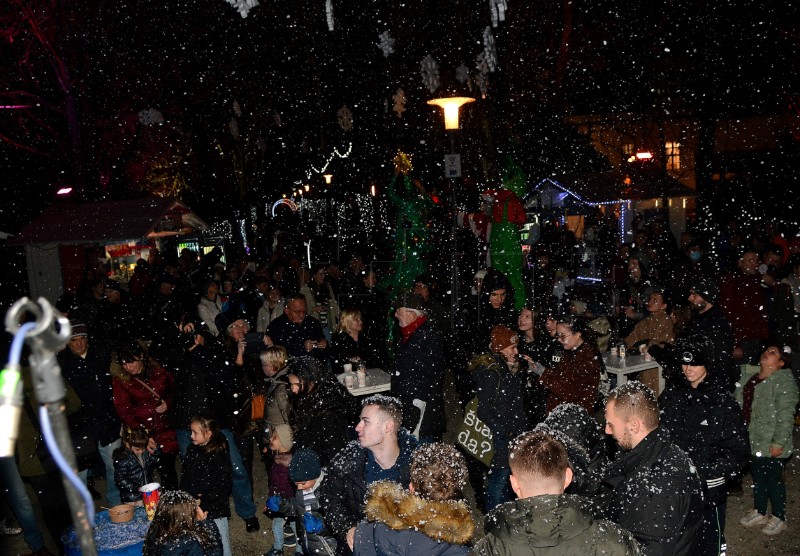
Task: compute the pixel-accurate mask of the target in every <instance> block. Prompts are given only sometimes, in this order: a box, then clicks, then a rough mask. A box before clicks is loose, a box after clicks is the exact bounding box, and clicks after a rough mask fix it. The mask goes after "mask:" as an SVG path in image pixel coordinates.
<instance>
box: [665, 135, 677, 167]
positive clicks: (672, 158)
mask: <svg viewBox="0 0 800 556" xmlns="http://www.w3.org/2000/svg"><path fill="white" fill-rule="evenodd" d="M664 150H665V151H666V153H667V171H675V170H680V169H681V144H680V143H674V142H671V141H667V144H666V145H665V147H664Z"/></svg>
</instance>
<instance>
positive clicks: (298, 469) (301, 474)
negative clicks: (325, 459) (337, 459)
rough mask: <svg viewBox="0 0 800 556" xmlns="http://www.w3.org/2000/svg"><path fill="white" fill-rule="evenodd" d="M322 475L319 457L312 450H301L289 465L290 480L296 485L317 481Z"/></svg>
mask: <svg viewBox="0 0 800 556" xmlns="http://www.w3.org/2000/svg"><path fill="white" fill-rule="evenodd" d="M321 474H322V465H320V463H319V456H318V455H317V453H316V452H315V451H314V450H312V449H311V448H300V449H299V450H298V451H297V452H295V454H294V455H293V456H292V462H291V463H290V464H289V478H290V479H291V480H292V481H294V482H295V483H300V482H303V481H310V480H312V479H317V478H319V476H320V475H321Z"/></svg>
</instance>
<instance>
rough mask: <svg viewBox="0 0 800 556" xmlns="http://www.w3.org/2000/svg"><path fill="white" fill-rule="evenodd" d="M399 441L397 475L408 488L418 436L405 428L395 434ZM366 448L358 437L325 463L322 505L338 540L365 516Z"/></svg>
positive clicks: (321, 488)
mask: <svg viewBox="0 0 800 556" xmlns="http://www.w3.org/2000/svg"><path fill="white" fill-rule="evenodd" d="M398 442H399V444H400V455H399V456H398V458H397V459H398V462H399V463H400V477H401V484H402V486H403V488H408V483H409V481H410V478H411V453H412V452H413V451H414V448H416V447H417V439H416V438H414V437H413V436H411V434H410V433H409V432H408V431H406V430H405V429H401V430H400V432H399V434H398ZM366 465H367V449H366V448H362V447H361V445H360V444H359V443H358V441H357V440H354V441H353V442H350V443H349V444H348V445H347V446H346V447H345V448H344V450H342V451H341V452H339V454H337V456H336V457H335V458H334V459H333V461H332V462H331V465H330V467H328V474H327V475H325V479H324V480H323V481H322V486H321V487H320V496H321V504H322V507H323V508H325V510H326V512H327V514H326V520H325V522H326V523H327V525H328V527H330V528H331V530H332V531H333V533H334V534H335V535H336V536H337V537H338V538H339V540H340V541H341V542H344V541H345V540H346V539H345V537H346V535H347V531H348V530H349V529H350V528H351V527H355V526H356V525H357V524H358V522H359V521H361V520H362V519H364V500H365V497H366V494H367V486H368V485H367V481H366V476H365V475H366Z"/></svg>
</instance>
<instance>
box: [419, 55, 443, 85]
mask: <svg viewBox="0 0 800 556" xmlns="http://www.w3.org/2000/svg"><path fill="white" fill-rule="evenodd" d="M420 73H421V74H422V82H423V83H424V84H425V87H427V88H428V91H429V92H431V93H432V92H434V91H435V90H436V89H438V88H439V64H438V63H437V62H436V60H434V59H433V56H431V55H430V54H426V55H425V57H424V58H423V59H422V62H421V63H420Z"/></svg>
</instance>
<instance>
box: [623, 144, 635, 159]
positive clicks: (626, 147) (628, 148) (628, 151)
mask: <svg viewBox="0 0 800 556" xmlns="http://www.w3.org/2000/svg"><path fill="white" fill-rule="evenodd" d="M622 154H623V155H625V157H626V158H627V157H629V156H631V155H632V154H633V143H623V144H622Z"/></svg>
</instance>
